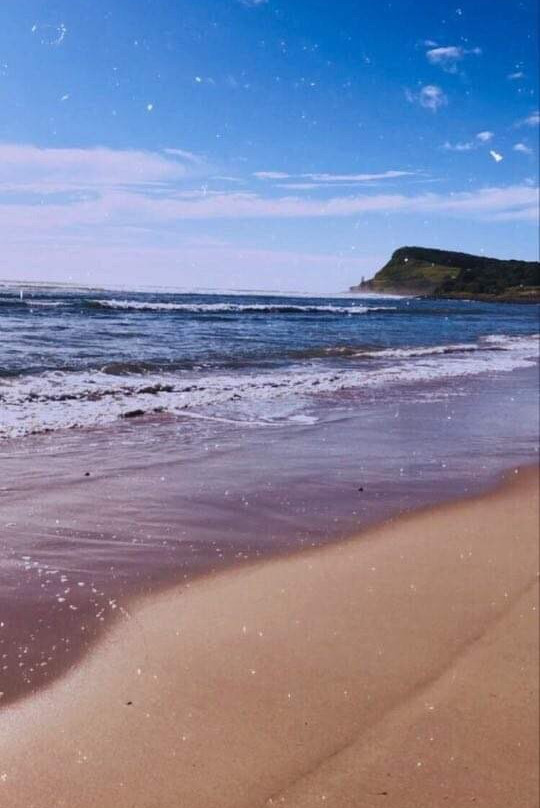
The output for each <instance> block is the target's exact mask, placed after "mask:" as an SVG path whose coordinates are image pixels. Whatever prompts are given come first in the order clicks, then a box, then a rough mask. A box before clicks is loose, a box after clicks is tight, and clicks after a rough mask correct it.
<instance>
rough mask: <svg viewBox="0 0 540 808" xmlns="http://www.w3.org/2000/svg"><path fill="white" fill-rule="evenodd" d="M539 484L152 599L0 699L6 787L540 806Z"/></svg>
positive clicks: (19, 801) (130, 796) (501, 490)
mask: <svg viewBox="0 0 540 808" xmlns="http://www.w3.org/2000/svg"><path fill="white" fill-rule="evenodd" d="M507 476H508V475H507ZM537 481H538V473H537V471H533V470H532V469H527V470H524V471H520V473H519V475H517V479H516V478H515V477H514V475H511V477H510V481H508V480H507V481H506V482H505V483H503V484H502V485H499V486H497V488H496V489H495V490H494V491H491V492H490V493H487V494H483V495H482V496H480V497H478V496H477V497H471V498H468V499H466V500H461V501H458V502H456V503H453V504H450V505H449V504H444V505H439V506H436V507H434V508H428V509H422V510H421V511H420V512H414V513H410V514H406V515H405V516H402V517H399V518H396V519H392V520H390V521H387V522H386V523H382V524H380V525H378V526H376V527H371V528H369V529H368V530H367V531H365V532H364V533H362V534H360V536H358V537H356V538H351V539H349V540H346V541H343V542H339V543H336V544H329V545H326V546H324V547H322V548H317V549H313V550H309V551H303V552H300V553H294V554H291V555H287V556H283V557H278V558H275V559H269V560H266V561H264V562H262V563H253V564H250V565H248V566H243V567H239V568H237V569H232V570H231V569H229V570H227V571H225V572H223V573H218V574H215V575H213V576H209V577H205V578H202V579H199V580H198V581H197V582H196V583H194V585H193V586H191V587H189V588H187V587H181V586H180V587H176V588H173V589H168V590H166V591H163V592H161V593H158V594H156V595H152V596H149V597H148V598H146V599H143V600H142V601H140V602H138V603H135V604H133V606H132V607H131V608H130V613H131V619H127V618H126V619H124V620H122V621H121V622H117V623H116V625H115V626H113V627H112V628H111V630H110V631H109V632H108V633H107V634H106V635H105V636H104V638H103V639H102V640H101V641H100V642H99V643H97V644H96V646H95V647H94V648H93V649H92V651H91V652H90V653H89V654H88V655H87V656H86V657H85V658H84V659H83V660H82V661H81V662H80V663H79V665H78V666H77V667H76V668H74V669H72V670H71V671H69V672H68V673H67V674H66V675H65V676H63V677H62V678H61V679H59V680H57V681H56V682H55V683H54V684H52V685H51V686H49V687H48V688H47V689H44V690H41V691H38V692H37V693H36V694H34V695H33V696H31V697H29V698H27V699H24V700H21V701H19V702H16V703H13V704H12V705H8V706H6V708H5V709H4V710H2V712H1V713H0V760H1V761H2V764H1V766H2V769H3V771H2V772H0V775H2V778H3V779H2V782H0V787H1V788H2V790H3V791H4V792H5V793H6V795H7V797H8V800H10V801H9V802H8V803H7V804H8V805H9V806H10V808H12V806H13V808H18V806H21V808H22V806H23V805H24V806H25V808H27V806H29V805H33V806H35V808H42V807H43V808H45V806H46V805H50V804H54V803H53V799H54V800H56V802H58V801H60V800H62V799H63V800H64V801H65V802H66V803H71V804H77V805H78V806H81V808H86V806H96V808H97V806H98V805H99V806H100V808H109V806H110V808H112V806H113V805H114V806H124V805H125V806H128V805H129V806H130V808H131V807H132V806H139V805H140V806H141V807H142V806H147V805H150V804H156V805H158V804H159V805H160V808H162V806H171V808H172V806H175V808H176V806H177V805H178V804H182V806H185V808H192V806H193V808H195V806H201V808H202V806H204V808H210V806H216V808H218V806H219V808H222V806H223V808H225V806H227V807H228V806H231V808H232V806H235V808H238V806H245V807H246V808H255V806H259V805H260V806H263V805H272V804H281V802H285V804H287V805H291V806H304V805H306V806H307V805H310V806H311V805H316V804H318V802H319V801H321V799H322V795H323V794H324V795H326V797H327V800H326V799H325V802H326V804H335V805H339V806H340V808H341V806H348V805H350V806H353V805H354V806H372V805H376V804H379V802H378V800H382V799H383V797H384V804H385V805H391V806H396V808H403V806H404V805H409V804H410V805H415V806H416V807H417V808H420V806H424V805H425V806H428V805H429V806H431V807H433V806H435V805H444V804H447V803H446V802H445V801H443V796H444V795H443V793H442V791H441V788H442V785H441V782H442V783H443V784H444V788H445V789H446V791H445V793H446V792H448V793H449V794H450V795H453V796H450V798H449V799H450V802H449V803H448V804H451V805H459V804H462V802H459V800H462V801H463V800H465V799H466V797H465V795H466V794H468V795H469V796H470V798H471V799H472V796H475V794H476V796H477V799H476V804H478V805H486V808H487V806H488V805H489V806H490V808H493V806H501V808H503V806H504V808H510V806H513V805H515V806H516V808H518V806H519V808H533V806H534V805H535V803H534V802H533V801H532V800H533V797H534V795H535V794H536V793H537V791H536V789H537V784H536V783H535V777H534V772H535V763H534V762H531V761H533V758H532V757H531V755H534V751H535V743H536V740H535V739H536V737H537V736H535V720H534V718H535V714H534V713H533V712H532V710H531V706H532V703H533V702H534V695H535V693H534V691H535V682H534V679H531V673H532V675H533V676H534V672H533V670H532V668H533V667H534V662H535V650H536V635H535V634H534V630H535V626H536V619H537V614H538V613H537V611H534V612H533V611H532V608H533V606H532V603H531V602H530V597H531V595H532V590H533V589H534V588H536V587H535V584H536V582H537V541H536V538H537V524H536V518H537V514H538V504H537V497H538V486H537ZM442 536H444V537H445V540H444V541H441V538H442ZM433 539H436V542H435V543H434V541H433ZM398 540H399V547H400V549H401V552H397V541H398ZM516 610H517V611H516ZM519 615H522V616H521V617H520V616H519ZM525 616H527V620H525ZM531 618H532V622H530V620H531ZM509 626H510V627H511V629H509V628H508V627H509ZM525 626H526V630H525ZM531 630H532V631H533V635H531V633H530V632H531ZM522 635H523V636H522ZM531 637H532V638H531ZM412 649H414V650H412ZM527 649H528V651H527ZM486 660H489V662H487V661H486ZM518 660H519V664H518ZM524 660H525V661H524ZM507 669H508V670H507ZM509 671H510V672H509ZM456 677H457V678H456ZM523 677H525V679H523ZM493 679H494V680H495V683H494V684H493V683H491V684H489V688H488V681H489V682H491V680H493ZM484 680H485V681H484ZM522 680H523V681H522ZM456 682H457V685H456ZM520 682H521V684H520ZM488 689H490V690H491V692H493V693H495V695H491V694H488V692H487V690H488ZM499 691H500V692H499ZM434 693H435V695H434ZM456 693H457V694H458V695H456ZM495 699H499V700H498V701H495ZM531 699H532V701H531ZM428 701H429V705H435V706H434V709H433V710H431V707H430V706H426V704H428ZM522 702H523V703H522ZM493 704H497V709H498V710H499V713H500V714H499V713H496V714H495V715H493V709H491V708H492V706H493ZM487 707H490V709H489V710H487V709H486V708H487ZM510 708H511V709H510ZM501 710H502V713H501ZM516 715H520V716H521V721H517V720H516V717H515V716H516ZM443 716H446V718H445V719H444V720H443ZM512 716H514V717H512ZM445 721H446V722H448V723H447V724H445ZM437 722H439V723H437ZM434 723H435V725H437V730H436V731H435V730H434V728H433V724H434ZM503 726H504V733H503V734H501V733H502V727H503ZM419 727H421V728H422V729H421V731H420V730H419V729H418V728H419ZM413 728H415V730H414V732H413ZM428 731H429V732H430V733H431V735H429V738H431V737H434V738H436V740H435V741H430V740H429V738H426V737H424V735H425V733H426V732H428ZM29 732H32V733H33V738H32V740H30V736H29ZM415 732H417V736H416V737H415V734H414V733H415ZM418 732H420V734H419V735H418ZM411 733H412V735H411ZM433 733H435V734H433ZM479 733H480V734H481V737H480V736H479ZM449 734H450V739H449ZM409 735H411V737H410V738H409V741H407V742H405V741H406V738H408V737H409ZM518 742H519V743H518ZM448 743H450V752H452V751H453V752H454V753H455V754H454V755H453V756H452V755H451V754H449V753H448V752H449V748H448ZM512 743H514V746H512ZM417 744H419V745H420V747H421V749H419V751H418V752H416V751H415V752H412V749H411V746H415V745H417ZM479 744H481V746H482V751H481V752H480V751H479ZM516 744H517V746H516ZM509 745H510V746H511V754H512V756H513V757H512V760H511V761H510V762H511V766H509V765H508V764H507V763H505V759H506V757H508V755H509V749H510V746H509ZM454 746H455V748H454ZM113 749H114V752H113ZM441 749H444V750H445V752H444V754H443V755H442V757H441V754H442V753H441ZM429 750H431V751H429ZM486 750H487V751H486ZM447 753H448V756H447V758H445V757H444V755H446V754H447ZM503 753H504V754H503ZM411 754H412V755H416V759H415V761H414V765H413V763H412V761H409V762H410V764H411V765H410V768H409V764H408V763H407V764H406V761H408V760H409V756H410V755H411ZM470 754H474V755H475V756H476V758H477V764H478V768H476V769H475V767H474V766H472V767H471V765H470V760H469V765H468V767H467V766H465V758H466V755H470ZM51 755H52V756H54V759H55V760H61V761H62V766H61V771H59V770H58V771H51V770H50V759H51ZM29 756H30V763H29ZM388 756H389V757H388ZM450 757H454V758H456V757H457V758H458V759H459V760H460V761H461V763H460V765H459V766H457V767H456V768H457V772H458V773H457V774H456V772H454V773H453V774H452V773H451V772H450V770H449V769H448V766H449V759H450ZM418 762H420V763H421V765H420V766H417V763H418ZM480 764H481V765H480ZM494 765H495V767H496V769H495V770H494V772H495V773H493V772H491V773H490V771H491V769H492V768H493V766H494ZM381 766H383V767H384V768H385V769H389V771H390V773H391V776H388V772H385V773H384V774H383V773H382V771H379V769H380V767H381ZM141 767H143V768H144V769H145V771H146V774H144V773H143V771H142V770H141ZM441 767H442V768H441ZM497 767H498V768H497ZM467 772H469V774H467ZM4 775H5V778H4ZM381 778H382V779H381ZM441 778H442V780H441ZM471 778H472V780H471ZM490 778H492V779H493V781H494V785H493V784H491V785H490V782H491V781H490ZM511 780H512V782H510V781H511ZM515 780H517V781H519V783H520V791H519V793H516V789H515ZM368 783H369V784H371V785H370V786H369V788H368V787H367V784H368ZM380 783H382V785H381V784H380ZM396 783H399V784H400V785H399V788H398V789H397V790H396ZM372 786H373V787H372ZM364 788H366V789H367V791H366V796H365V797H364V796H362V797H354V796H351V795H353V794H356V795H359V794H361V793H363V789H364ZM358 789H360V790H358ZM377 789H379V790H378V791H377ZM411 789H412V792H411V793H409V792H410V790H411ZM474 789H476V791H475V790H474ZM443 790H444V789H443ZM367 792H369V794H368V793H367ZM383 792H386V793H384V794H383ZM405 794H407V795H408V796H407V797H406V799H405V797H404V795H405ZM38 795H41V796H38ZM180 795H181V798H180ZM512 795H515V800H516V801H514V796H512ZM524 795H525V799H524ZM527 795H528V796H527ZM282 797H284V799H282ZM444 799H445V800H446V799H448V797H444ZM271 800H274V803H272V802H271ZM351 800H353V801H351ZM396 800H397V801H396ZM400 800H401V801H400ZM404 800H405V801H404ZM407 800H408V801H407ZM437 800H440V801H439V802H437ZM452 800H453V801H452ZM527 800H528V801H527ZM152 801H153V802H152ZM463 804H465V802H463Z"/></svg>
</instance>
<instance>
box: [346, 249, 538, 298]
mask: <svg viewBox="0 0 540 808" xmlns="http://www.w3.org/2000/svg"><path fill="white" fill-rule="evenodd" d="M350 291H351V292H372V293H376V292H379V293H385V294H412V295H421V296H426V297H444V298H458V299H459V298H461V299H474V300H489V301H498V302H508V303H538V302H540V263H539V262H538V261H514V260H501V259H499V258H486V257H485V256H482V255H469V254H468V253H461V252H452V251H450V250H436V249H430V248H428V247H400V249H399V250H396V251H395V252H394V253H393V255H392V257H391V258H390V260H389V261H388V263H387V264H385V265H384V267H382V269H380V270H379V271H378V272H377V274H376V275H375V277H374V278H372V279H371V280H368V281H364V280H363V281H362V282H361V283H359V284H358V285H356V286H351V289H350Z"/></svg>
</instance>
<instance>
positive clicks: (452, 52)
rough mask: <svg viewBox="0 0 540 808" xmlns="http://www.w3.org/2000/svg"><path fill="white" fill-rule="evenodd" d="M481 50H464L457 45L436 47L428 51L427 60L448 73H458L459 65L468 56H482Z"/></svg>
mask: <svg viewBox="0 0 540 808" xmlns="http://www.w3.org/2000/svg"><path fill="white" fill-rule="evenodd" d="M481 53H482V50H481V48H470V49H468V48H462V47H460V46H457V45H447V46H445V47H434V48H430V49H429V50H428V51H426V58H427V60H428V62H429V63H430V64H432V65H436V66H437V67H440V68H441V69H442V70H444V71H445V72H446V73H457V72H458V64H459V62H462V61H463V59H465V57H466V56H468V55H470V54H473V55H475V56H480V55H481Z"/></svg>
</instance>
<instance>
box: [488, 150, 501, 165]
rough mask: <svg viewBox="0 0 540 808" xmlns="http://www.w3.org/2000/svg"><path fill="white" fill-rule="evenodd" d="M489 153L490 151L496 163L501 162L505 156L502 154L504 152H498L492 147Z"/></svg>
mask: <svg viewBox="0 0 540 808" xmlns="http://www.w3.org/2000/svg"><path fill="white" fill-rule="evenodd" d="M489 153H490V155H491V157H493V159H494V160H495V162H496V163H500V162H501V160H504V157H503V156H502V154H499V152H496V151H495V150H494V149H491V150H490V152H489Z"/></svg>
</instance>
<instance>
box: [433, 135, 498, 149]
mask: <svg viewBox="0 0 540 808" xmlns="http://www.w3.org/2000/svg"><path fill="white" fill-rule="evenodd" d="M494 137H495V135H494V134H493V132H488V131H485V132H478V134H477V135H476V139H475V140H466V141H462V142H458V143H450V142H449V141H448V140H447V141H446V143H443V149H446V150H447V151H456V152H467V151H473V149H478V148H479V147H480V145H481V144H485V143H489V142H490V141H491V140H493V138H494Z"/></svg>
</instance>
